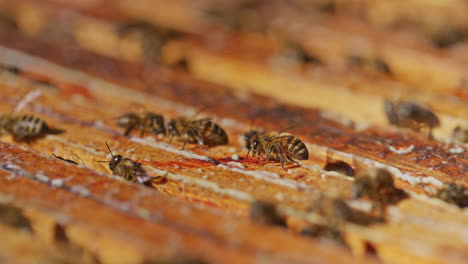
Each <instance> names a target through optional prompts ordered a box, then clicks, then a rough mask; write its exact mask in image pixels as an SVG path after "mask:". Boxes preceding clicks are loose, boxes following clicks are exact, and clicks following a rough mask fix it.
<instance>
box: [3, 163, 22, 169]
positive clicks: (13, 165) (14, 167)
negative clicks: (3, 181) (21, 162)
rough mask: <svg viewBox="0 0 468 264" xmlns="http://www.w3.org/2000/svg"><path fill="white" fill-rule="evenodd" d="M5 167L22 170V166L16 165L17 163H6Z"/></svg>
mask: <svg viewBox="0 0 468 264" xmlns="http://www.w3.org/2000/svg"><path fill="white" fill-rule="evenodd" d="M5 169H7V170H20V169H21V168H20V167H18V166H16V165H15V164H6V165H5Z"/></svg>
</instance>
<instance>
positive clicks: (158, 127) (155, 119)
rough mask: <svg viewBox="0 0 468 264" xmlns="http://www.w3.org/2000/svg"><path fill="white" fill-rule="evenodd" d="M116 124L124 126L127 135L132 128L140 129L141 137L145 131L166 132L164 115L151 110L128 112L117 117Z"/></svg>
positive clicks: (156, 133)
mask: <svg viewBox="0 0 468 264" xmlns="http://www.w3.org/2000/svg"><path fill="white" fill-rule="evenodd" d="M117 125H118V126H120V127H123V128H125V133H124V135H125V136H128V135H129V134H130V132H131V131H132V130H134V129H137V128H138V129H139V130H140V136H141V137H142V136H143V135H144V134H145V133H146V132H150V133H152V134H155V135H158V134H163V135H165V134H166V125H165V123H164V117H163V116H162V115H159V114H155V113H152V112H143V113H141V114H138V113H128V114H125V115H122V116H120V117H118V119H117Z"/></svg>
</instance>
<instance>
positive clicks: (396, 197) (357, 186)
mask: <svg viewBox="0 0 468 264" xmlns="http://www.w3.org/2000/svg"><path fill="white" fill-rule="evenodd" d="M351 192H352V196H353V197H354V198H360V197H363V196H367V197H368V198H369V199H370V200H371V202H372V207H373V209H375V210H378V212H379V213H380V214H381V215H383V213H384V212H385V208H386V206H387V205H390V204H395V203H397V202H399V201H400V200H402V199H405V198H407V194H406V193H405V192H404V191H402V190H400V189H398V188H396V187H395V184H394V181H393V177H392V175H391V174H390V173H389V172H388V171H387V170H384V169H369V170H362V171H359V172H358V174H357V177H356V181H355V182H354V184H353V186H352V188H351Z"/></svg>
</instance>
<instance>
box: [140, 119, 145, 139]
mask: <svg viewBox="0 0 468 264" xmlns="http://www.w3.org/2000/svg"><path fill="white" fill-rule="evenodd" d="M145 130H146V122H145V121H143V127H142V128H141V129H140V137H143V136H144V135H145Z"/></svg>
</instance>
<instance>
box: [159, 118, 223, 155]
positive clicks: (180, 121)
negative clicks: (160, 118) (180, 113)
mask: <svg viewBox="0 0 468 264" xmlns="http://www.w3.org/2000/svg"><path fill="white" fill-rule="evenodd" d="M167 130H168V133H169V135H170V140H169V142H171V141H172V139H173V138H174V137H177V138H180V139H182V140H183V141H184V144H183V145H182V149H184V148H185V145H186V144H187V143H198V144H199V145H201V146H203V145H206V146H209V147H213V146H219V145H225V144H227V143H228V136H227V134H226V131H224V129H223V128H222V127H220V126H219V125H218V124H216V123H215V122H213V120H212V119H211V118H201V119H194V118H187V117H179V118H175V119H171V121H169V123H168V125H167Z"/></svg>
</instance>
